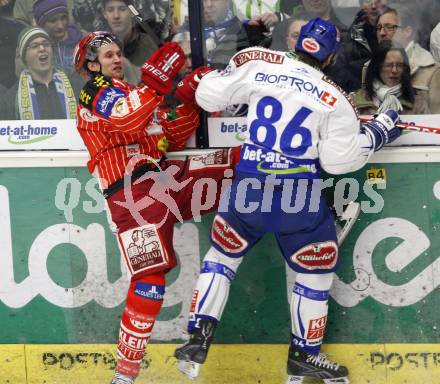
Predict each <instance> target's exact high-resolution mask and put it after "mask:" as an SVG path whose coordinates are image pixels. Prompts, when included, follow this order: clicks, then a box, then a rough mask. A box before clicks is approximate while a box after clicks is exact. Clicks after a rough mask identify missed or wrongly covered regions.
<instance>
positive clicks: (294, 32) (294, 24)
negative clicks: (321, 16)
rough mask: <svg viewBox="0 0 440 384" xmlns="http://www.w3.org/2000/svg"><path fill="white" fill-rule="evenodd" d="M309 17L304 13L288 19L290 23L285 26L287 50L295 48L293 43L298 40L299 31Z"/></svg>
mask: <svg viewBox="0 0 440 384" xmlns="http://www.w3.org/2000/svg"><path fill="white" fill-rule="evenodd" d="M310 19H311V17H310V18H309V17H307V16H305V14H303V16H302V15H299V14H298V15H297V16H295V18H294V19H290V23H289V24H288V26H287V34H286V44H287V49H288V50H293V51H294V50H295V45H296V42H297V40H298V36H299V32H300V31H301V28H302V27H303V25H306V24H307V22H308V21H309V20H310Z"/></svg>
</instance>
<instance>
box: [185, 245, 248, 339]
mask: <svg viewBox="0 0 440 384" xmlns="http://www.w3.org/2000/svg"><path fill="white" fill-rule="evenodd" d="M242 259H243V258H242V257H239V258H232V257H229V256H226V255H224V254H223V253H221V252H220V251H218V250H216V249H215V248H213V247H211V248H210V249H209V251H208V253H207V254H206V256H205V258H204V259H203V264H202V268H201V271H200V276H199V278H198V280H197V284H196V287H195V289H194V293H193V297H192V301H191V309H190V317H189V323H188V331H189V332H190V333H192V331H193V330H194V328H198V322H199V319H201V318H207V319H210V320H213V321H214V322H215V323H217V322H218V321H220V319H221V316H222V314H223V310H224V308H225V305H226V302H227V300H228V296H229V287H230V284H231V281H232V280H234V278H235V272H237V268H238V266H239V265H240V263H241V261H242Z"/></svg>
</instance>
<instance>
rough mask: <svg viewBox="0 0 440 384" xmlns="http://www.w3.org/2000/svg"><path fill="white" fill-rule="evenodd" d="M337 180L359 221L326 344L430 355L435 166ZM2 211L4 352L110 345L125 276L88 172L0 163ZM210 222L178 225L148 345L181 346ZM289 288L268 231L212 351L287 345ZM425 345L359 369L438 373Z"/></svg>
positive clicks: (370, 169) (435, 274) (439, 216)
mask: <svg viewBox="0 0 440 384" xmlns="http://www.w3.org/2000/svg"><path fill="white" fill-rule="evenodd" d="M329 178H331V177H330V176H329ZM332 184H333V185H335V186H336V188H340V189H341V188H342V190H344V189H345V190H346V192H347V193H350V191H351V192H353V191H355V190H356V188H358V189H359V194H358V198H357V200H358V201H360V202H363V203H362V204H363V205H362V208H363V212H362V213H361V215H360V217H359V219H358V220H357V222H356V224H355V226H354V228H353V230H352V231H351V233H350V234H349V236H348V237H347V239H346V240H345V242H344V245H343V247H342V248H341V251H340V255H341V257H342V265H341V269H340V271H339V272H338V274H337V277H336V278H335V283H334V287H333V289H332V292H331V296H332V298H331V300H330V304H329V305H330V313H329V323H328V326H327V332H326V337H325V342H326V343H328V344H334V343H342V344H347V345H357V344H370V345H376V344H377V345H385V344H390V343H399V344H414V345H416V344H421V345H422V346H423V345H430V346H431V347H432V345H435V343H437V342H438V339H439V329H438V327H439V326H440V311H439V299H440V297H439V296H440V292H439V289H438V287H439V285H440V258H439V256H440V239H439V236H438V233H439V231H440V201H439V199H440V170H439V167H438V164H437V163H421V162H420V163H380V164H369V165H368V166H367V167H365V168H364V169H362V170H360V171H358V172H355V173H353V174H349V175H344V176H343V177H338V178H334V179H333V182H332ZM0 206H1V207H0V318H1V319H2V330H1V334H0V343H1V344H26V345H28V344H113V343H115V342H116V339H117V332H118V326H119V316H120V314H121V311H122V309H123V301H124V298H125V291H126V289H127V286H128V276H127V273H126V271H125V267H124V266H123V263H122V262H121V258H120V254H119V249H118V246H117V243H116V239H115V236H114V234H113V233H112V232H111V230H110V229H109V225H108V221H107V217H106V213H105V203H104V200H103V198H102V196H101V195H100V193H99V191H98V186H97V184H96V182H95V180H94V179H93V178H92V177H91V176H90V174H89V173H88V172H87V169H86V168H85V167H44V168H14V167H10V168H1V169H0ZM368 210H369V211H377V212H374V213H366V212H365V211H368ZM212 218H213V216H212V215H209V216H206V217H203V218H202V219H201V221H200V222H195V221H191V222H185V223H183V224H178V225H176V227H175V233H174V244H175V249H176V253H177V255H178V258H179V261H180V264H179V267H177V268H176V269H175V270H173V271H172V272H171V273H170V274H169V275H168V276H167V294H166V299H165V303H164V308H163V311H162V312H161V314H160V317H159V322H158V323H157V326H156V328H155V331H154V336H153V339H152V340H153V342H156V343H167V344H169V343H176V342H179V341H181V340H182V335H183V332H184V329H185V325H186V316H187V313H188V307H189V303H190V298H191V294H192V289H193V285H194V282H195V279H196V277H197V275H198V270H199V266H200V260H201V259H202V258H203V256H204V254H205V252H206V251H207V250H208V248H209V246H210V245H209V240H208V238H209V230H210V223H211V221H212ZM293 281H294V273H293V272H291V271H288V270H287V269H286V265H285V263H284V260H283V258H282V257H281V254H280V252H279V250H278V248H277V245H276V241H275V239H274V237H273V236H271V235H267V236H266V237H265V238H263V240H262V241H260V243H258V244H257V246H256V247H255V248H254V249H253V250H252V251H251V252H250V253H249V254H248V255H246V256H245V260H244V261H243V263H242V264H241V267H240V269H239V271H238V274H237V277H236V280H235V281H234V283H233V285H232V288H231V293H230V300H229V302H228V304H227V307H226V310H225V314H224V316H223V319H222V322H221V325H220V326H219V328H218V332H217V334H216V343H217V344H234V345H237V344H238V345H241V344H242V345H252V344H279V345H283V346H285V345H286V344H287V342H288V340H289V332H290V320H289V310H288V299H289V295H290V293H289V292H290V290H291V284H292V282H293ZM431 347H429V348H428V347H426V348H424V347H423V348H421V349H420V348H419V349H417V351H416V352H411V351H410V352H408V350H405V352H402V353H401V354H399V352H392V354H391V355H390V353H387V352H386V351H385V350H384V349H383V348H382V349H381V348H379V347H378V348H377V351H379V352H377V351H376V352H377V354H376V355H374V353H375V352H374V348H373V349H371V350H370V351H369V352H368V353H369V354H368V356H367V357H366V361H367V363H368V364H369V366H370V368H372V367H373V368H374V367H375V366H377V367H379V366H386V365H390V364H391V365H392V366H399V369H400V366H404V365H405V364H406V365H407V366H408V368H411V367H413V365H414V364H416V363H417V367H419V366H420V369H422V368H423V367H424V369H425V370H428V371H429V367H430V364H431V365H433V364H434V363H435V367H437V366H438V365H440V349H439V350H438V351H432V348H431ZM423 351H425V352H423ZM426 351H428V352H426ZM437 352H438V353H437ZM283 353H284V352H283ZM408 353H413V354H414V356H412V355H411V356H412V357H411V356H410V357H409V358H408V356H407V355H408ZM423 353H425V355H423ZM426 353H428V354H429V356H428V355H426ZM436 353H437V354H436ZM281 356H283V355H281ZM399 356H400V357H399ZM46 357H47V356H46ZM393 359H394V360H393ZM396 359H397V360H396ZM400 359H401V360H400ZM411 359H412V360H411ZM411 361H413V363H412V365H411ZM414 361H415V363H414ZM400 363H401V364H400ZM396 364H397V365H396ZM439 380H440V377H439ZM11 382H14V381H11ZM17 382H19V381H17ZM35 382H39V381H35ZM41 382H43V381H41ZM47 382H51V381H47ZM61 382H62V381H61ZM66 382H68V381H66ZM212 382H214V381H212ZM263 382H264V381H263ZM365 382H367V381H365ZM383 382H384V383H385V381H383ZM387 382H391V381H387ZM395 382H396V383H404V382H406V381H395ZM408 382H410V381H408ZM428 382H429V381H428ZM432 382H433V383H434V382H435V381H432ZM439 382H440V381H439Z"/></svg>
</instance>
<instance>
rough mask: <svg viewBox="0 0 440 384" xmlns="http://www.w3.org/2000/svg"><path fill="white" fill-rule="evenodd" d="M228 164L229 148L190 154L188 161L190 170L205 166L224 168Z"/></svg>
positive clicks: (204, 167)
mask: <svg viewBox="0 0 440 384" xmlns="http://www.w3.org/2000/svg"><path fill="white" fill-rule="evenodd" d="M229 165H230V156H229V149H221V150H219V151H215V152H212V153H208V154H206V155H201V156H191V158H190V163H189V170H190V171H197V170H201V169H206V168H212V167H214V168H218V167H222V168H225V167H227V166H229Z"/></svg>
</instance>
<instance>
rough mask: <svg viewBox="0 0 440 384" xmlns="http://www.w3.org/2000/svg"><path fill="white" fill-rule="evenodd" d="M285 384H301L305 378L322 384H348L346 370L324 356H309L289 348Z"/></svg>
mask: <svg viewBox="0 0 440 384" xmlns="http://www.w3.org/2000/svg"><path fill="white" fill-rule="evenodd" d="M287 374H288V375H289V376H288V378H287V382H286V384H301V383H303V380H304V379H305V378H306V377H313V378H318V379H322V381H323V383H324V384H349V381H348V377H347V376H348V369H347V368H346V367H343V366H341V365H339V364H336V363H333V362H331V361H329V360H328V359H327V357H326V355H325V354H323V353H320V354H319V355H310V354H308V353H307V352H304V351H303V350H301V349H297V348H294V347H292V346H291V347H290V348H289V357H288V359H287Z"/></svg>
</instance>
